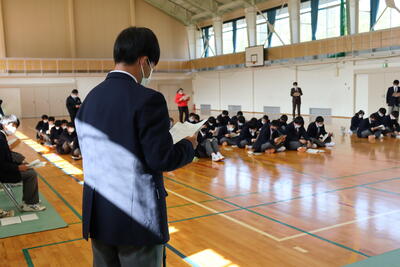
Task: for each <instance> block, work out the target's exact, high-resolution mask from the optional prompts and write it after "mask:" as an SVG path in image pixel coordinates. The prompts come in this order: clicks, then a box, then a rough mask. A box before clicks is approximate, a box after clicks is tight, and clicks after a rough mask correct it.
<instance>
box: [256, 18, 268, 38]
mask: <svg viewBox="0 0 400 267" xmlns="http://www.w3.org/2000/svg"><path fill="white" fill-rule="evenodd" d="M264 16H265V18H264ZM264 16H262V15H257V26H256V32H257V45H264V44H267V38H268V26H267V21H266V18H267V14H264ZM267 45H268V44H267Z"/></svg>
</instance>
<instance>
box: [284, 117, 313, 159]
mask: <svg viewBox="0 0 400 267" xmlns="http://www.w3.org/2000/svg"><path fill="white" fill-rule="evenodd" d="M286 135H287V137H286V144H285V146H286V148H287V149H288V150H297V151H299V152H305V151H306V150H307V148H310V147H311V142H310V139H309V137H308V135H307V131H306V129H305V128H304V119H303V117H296V118H295V119H294V120H293V121H292V122H291V123H289V125H288V126H287V127H286Z"/></svg>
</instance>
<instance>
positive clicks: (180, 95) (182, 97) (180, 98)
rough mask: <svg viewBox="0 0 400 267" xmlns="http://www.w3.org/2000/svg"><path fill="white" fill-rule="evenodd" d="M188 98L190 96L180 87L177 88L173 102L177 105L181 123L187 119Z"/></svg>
mask: <svg viewBox="0 0 400 267" xmlns="http://www.w3.org/2000/svg"><path fill="white" fill-rule="evenodd" d="M189 100H190V97H189V96H188V95H186V94H185V93H184V92H183V89H182V88H179V89H178V91H177V92H176V95H175V103H176V104H177V105H178V110H179V121H180V122H182V123H183V122H185V121H187V120H188V119H189V108H188V102H189ZM183 115H185V118H183Z"/></svg>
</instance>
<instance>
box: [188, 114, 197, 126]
mask: <svg viewBox="0 0 400 267" xmlns="http://www.w3.org/2000/svg"><path fill="white" fill-rule="evenodd" d="M195 117H196V113H193V112H192V113H190V114H189V119H188V121H189V122H190V123H195Z"/></svg>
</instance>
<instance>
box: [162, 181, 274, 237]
mask: <svg viewBox="0 0 400 267" xmlns="http://www.w3.org/2000/svg"><path fill="white" fill-rule="evenodd" d="M167 191H168V192H169V193H171V194H174V195H176V196H178V197H180V198H182V199H184V200H186V201H189V202H191V203H193V204H195V205H197V206H199V207H202V208H203V209H206V210H208V211H211V212H212V213H218V214H217V215H219V216H221V217H224V218H225V219H228V220H230V221H231V222H234V223H237V224H239V225H241V226H243V227H245V228H247V229H249V230H251V231H254V232H256V233H258V234H261V235H263V236H266V237H268V238H271V239H272V240H275V241H277V242H279V241H280V239H279V238H277V237H275V236H273V235H271V234H268V233H266V232H263V231H261V230H260V229H257V228H255V227H253V226H251V225H248V224H247V223H244V222H241V221H239V220H237V219H234V218H232V217H230V216H228V215H225V214H223V213H220V211H217V210H215V209H212V208H209V207H207V206H204V205H203V204H201V203H199V202H197V201H194V200H193V199H190V198H187V197H185V196H182V195H180V194H178V193H175V192H174V191H171V190H168V189H167Z"/></svg>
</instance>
